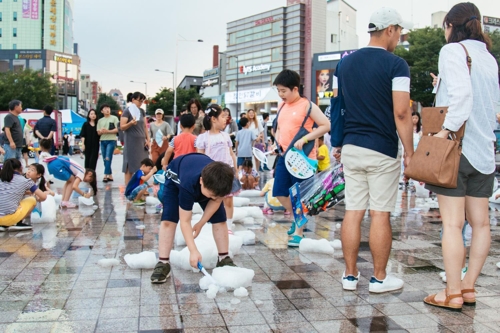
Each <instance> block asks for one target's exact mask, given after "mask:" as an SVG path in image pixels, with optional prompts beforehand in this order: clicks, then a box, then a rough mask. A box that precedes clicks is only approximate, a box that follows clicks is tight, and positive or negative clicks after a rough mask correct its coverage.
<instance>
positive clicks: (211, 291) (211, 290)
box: [205, 276, 219, 299]
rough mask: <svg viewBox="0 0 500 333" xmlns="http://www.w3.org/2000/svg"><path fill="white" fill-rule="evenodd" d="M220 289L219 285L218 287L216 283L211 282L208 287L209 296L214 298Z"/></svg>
mask: <svg viewBox="0 0 500 333" xmlns="http://www.w3.org/2000/svg"><path fill="white" fill-rule="evenodd" d="M205 277H206V276H205ZM218 291H219V287H217V286H216V285H215V284H211V285H210V286H209V287H208V290H207V291H206V294H207V297H208V298H211V299H214V298H215V297H216V296H217V292H218Z"/></svg>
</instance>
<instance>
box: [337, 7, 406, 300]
mask: <svg viewBox="0 0 500 333" xmlns="http://www.w3.org/2000/svg"><path fill="white" fill-rule="evenodd" d="M410 25H411V24H407V23H405V22H403V20H402V18H401V15H399V14H398V13H397V12H396V10H394V9H392V8H388V7H384V8H381V9H379V10H378V11H376V12H375V13H373V14H372V16H371V18H370V24H369V26H368V32H369V33H370V43H369V44H368V46H367V47H364V48H362V49H360V50H358V51H356V52H354V53H352V54H350V55H348V56H347V57H345V58H344V59H343V60H342V63H341V65H340V68H339V70H338V73H337V77H338V80H339V85H340V86H341V87H342V92H341V93H342V94H343V98H344V101H345V107H346V110H345V114H344V120H345V124H344V140H343V146H342V163H343V164H344V173H345V181H346V190H345V191H346V195H345V205H346V214H345V217H344V223H343V224H342V248H343V251H344V258H345V265H346V268H345V271H344V274H343V276H342V285H343V288H344V289H346V290H356V287H357V283H358V280H359V271H358V269H357V267H356V260H357V258H358V251H359V241H360V238H361V221H362V220H363V217H364V215H365V211H366V209H367V208H368V207H369V209H370V215H371V219H372V221H371V228H370V250H371V252H372V256H373V266H374V273H373V276H372V278H371V280H370V284H369V291H370V292H374V293H381V292H386V291H392V290H397V289H400V288H402V287H403V284H404V283H403V281H402V280H400V279H398V278H396V277H394V276H391V275H388V274H386V266H387V261H388V259H389V254H390V250H391V245H392V231H391V225H390V212H391V211H393V210H394V208H395V206H396V198H397V193H398V182H399V176H400V173H401V166H400V165H401V163H400V157H399V156H398V135H399V138H400V139H401V142H402V143H403V147H404V151H405V156H404V163H405V165H407V163H409V160H410V158H411V156H412V155H413V125H412V119H411V111H410V94H409V91H410V71H409V68H408V65H407V64H406V62H405V61H404V60H403V59H401V58H399V57H397V56H395V55H394V54H392V52H393V51H394V49H395V48H396V46H397V44H398V42H399V37H400V35H401V30H402V29H403V27H405V28H411V26H410Z"/></svg>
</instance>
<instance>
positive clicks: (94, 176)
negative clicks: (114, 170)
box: [84, 168, 97, 195]
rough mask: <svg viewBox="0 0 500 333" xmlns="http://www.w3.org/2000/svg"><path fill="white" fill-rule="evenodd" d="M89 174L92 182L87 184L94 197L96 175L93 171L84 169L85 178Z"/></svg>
mask: <svg viewBox="0 0 500 333" xmlns="http://www.w3.org/2000/svg"><path fill="white" fill-rule="evenodd" d="M88 173H91V174H92V181H90V182H89V185H90V187H92V192H93V194H94V195H96V194H97V175H96V173H95V170H93V169H89V168H86V169H85V176H86V175H87V174H88ZM84 178H85V177H84Z"/></svg>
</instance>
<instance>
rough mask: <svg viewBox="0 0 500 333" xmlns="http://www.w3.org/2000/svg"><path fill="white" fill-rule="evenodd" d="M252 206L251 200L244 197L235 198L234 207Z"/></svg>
mask: <svg viewBox="0 0 500 333" xmlns="http://www.w3.org/2000/svg"><path fill="white" fill-rule="evenodd" d="M249 204H250V199H248V198H242V197H233V205H234V207H242V206H248V205H249Z"/></svg>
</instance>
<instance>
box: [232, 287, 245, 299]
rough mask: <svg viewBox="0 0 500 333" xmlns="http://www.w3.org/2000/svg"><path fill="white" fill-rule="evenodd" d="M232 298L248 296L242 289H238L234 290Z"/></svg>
mask: <svg viewBox="0 0 500 333" xmlns="http://www.w3.org/2000/svg"><path fill="white" fill-rule="evenodd" d="M234 296H236V297H246V296H248V290H246V289H245V288H243V287H239V288H237V289H235V290H234Z"/></svg>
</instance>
